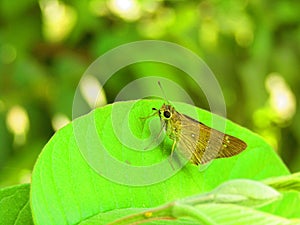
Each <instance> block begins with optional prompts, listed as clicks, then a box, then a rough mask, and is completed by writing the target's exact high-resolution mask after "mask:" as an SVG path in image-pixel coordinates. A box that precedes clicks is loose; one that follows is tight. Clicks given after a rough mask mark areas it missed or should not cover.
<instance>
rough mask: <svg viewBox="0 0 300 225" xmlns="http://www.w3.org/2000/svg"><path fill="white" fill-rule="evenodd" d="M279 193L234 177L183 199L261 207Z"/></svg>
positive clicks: (263, 185) (185, 201)
mask: <svg viewBox="0 0 300 225" xmlns="http://www.w3.org/2000/svg"><path fill="white" fill-rule="evenodd" d="M280 196H281V195H280V193H279V192H277V191H276V190H274V189H273V188H271V187H269V186H267V185H265V184H263V183H261V182H258V181H253V180H247V179H236V180H230V181H227V182H225V183H223V184H221V185H220V186H218V187H217V188H216V189H214V190H213V191H211V192H209V193H207V194H204V195H200V196H192V197H189V198H187V199H183V200H182V202H183V203H184V204H193V205H195V204H200V203H202V202H210V203H232V204H238V205H242V206H250V207H261V206H264V205H267V204H269V203H271V202H273V201H275V200H277V199H278V198H279V197H280Z"/></svg>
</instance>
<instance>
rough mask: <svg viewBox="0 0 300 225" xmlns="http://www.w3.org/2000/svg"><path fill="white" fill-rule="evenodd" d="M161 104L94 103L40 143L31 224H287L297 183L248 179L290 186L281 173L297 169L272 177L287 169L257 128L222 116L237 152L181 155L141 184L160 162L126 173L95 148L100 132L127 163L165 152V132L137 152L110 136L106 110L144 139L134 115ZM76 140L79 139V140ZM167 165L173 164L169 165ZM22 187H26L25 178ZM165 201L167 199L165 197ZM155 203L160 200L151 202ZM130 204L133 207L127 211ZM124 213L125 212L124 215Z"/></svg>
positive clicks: (147, 161) (293, 213)
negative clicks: (189, 158)
mask: <svg viewBox="0 0 300 225" xmlns="http://www.w3.org/2000/svg"><path fill="white" fill-rule="evenodd" d="M161 104H162V101H161V100H141V101H131V102H119V103H114V104H112V105H107V106H105V107H103V108H98V109H96V110H94V111H92V112H91V113H90V114H88V115H85V116H83V117H81V118H78V119H77V120H75V121H73V122H72V123H71V124H69V125H67V126H65V127H64V128H62V129H61V130H59V131H58V132H57V133H56V134H55V135H54V136H53V138H52V139H51V140H50V141H49V142H48V144H47V145H46V146H45V148H44V150H43V152H42V154H41V155H40V157H39V159H38V161H37V163H36V165H35V168H34V172H33V178H32V183H31V195H30V201H31V210H32V214H33V220H34V221H35V224H77V223H80V224H107V223H108V222H113V220H114V219H118V218H119V219H120V217H122V216H125V217H124V219H120V221H118V222H117V221H116V222H115V223H116V224H131V223H133V222H134V221H144V222H147V221H148V220H149V221H151V220H158V221H159V220H161V219H167V220H174V219H178V220H177V222H178V223H179V224H180V223H181V224H182V223H185V224H186V222H187V221H191V224H195V222H192V221H193V220H191V218H193V219H194V220H195V219H196V220H198V222H199V221H202V222H204V223H205V224H218V223H221V224H226V221H227V220H228V221H231V220H234V221H237V223H238V224H255V223H257V218H259V220H260V221H262V224H266V223H268V224H273V223H274V224H277V223H278V222H280V223H282V224H293V223H294V222H295V223H296V220H289V219H291V218H293V219H296V218H298V219H300V218H299V215H300V212H299V209H300V207H299V206H300V199H299V196H300V194H299V192H298V191H297V192H293V193H292V196H290V195H286V194H285V192H283V193H282V194H280V193H279V192H277V191H275V189H273V188H271V187H269V186H267V185H265V184H263V183H261V182H257V181H253V180H263V179H266V178H269V180H266V181H264V182H265V183H268V184H270V185H271V186H274V187H283V186H285V188H284V190H285V191H289V190H293V189H295V185H291V186H289V185H288V184H289V183H291V182H287V181H289V180H291V181H292V180H293V181H294V182H292V183H293V184H295V183H297V180H296V181H295V179H296V178H297V175H294V176H290V177H289V176H286V178H285V179H283V178H276V176H282V175H288V174H289V172H288V170H287V169H286V167H285V165H284V164H283V163H282V162H281V160H280V159H279V158H278V157H277V155H276V154H275V153H274V151H272V148H271V147H270V146H269V145H267V144H266V143H265V142H264V141H263V139H261V138H260V137H259V136H257V135H256V134H254V133H252V132H250V131H249V130H247V129H244V128H242V127H239V126H238V125H236V124H234V123H232V122H230V121H228V120H227V121H226V124H227V133H230V134H231V135H235V136H237V137H239V138H242V139H244V140H245V141H246V142H247V144H248V148H247V150H245V152H243V153H241V154H239V155H238V156H235V157H232V158H228V159H216V160H214V161H213V163H212V164H211V165H209V166H208V167H207V168H204V170H203V171H200V170H199V168H197V167H196V166H195V165H192V164H191V163H188V164H186V165H185V166H184V167H183V168H182V169H181V170H179V171H178V172H176V173H174V174H173V175H172V176H171V177H169V178H168V179H165V180H163V181H160V182H156V183H155V182H154V181H153V182H151V181H150V182H149V183H148V185H147V184H146V185H145V184H144V182H145V179H146V181H149V179H152V178H153V177H159V176H160V175H161V174H163V175H166V174H167V171H166V170H163V171H164V172H162V170H161V169H160V171H159V170H158V171H155V170H153V171H150V172H149V171H148V173H147V175H146V176H145V173H136V174H135V176H132V174H130V173H127V172H130V170H124V169H123V168H121V166H120V165H116V164H113V165H110V164H109V160H107V158H106V157H105V155H104V154H103V153H102V152H101V151H99V150H98V151H97V149H99V147H100V145H99V144H98V142H99V140H100V143H101V145H103V146H105V150H106V151H108V153H110V154H111V155H113V156H114V157H116V158H117V159H118V160H119V161H121V162H124V163H126V164H129V165H130V166H132V167H134V166H139V167H141V166H144V165H152V164H153V163H154V164H155V162H157V161H158V160H162V158H164V157H166V155H164V154H162V149H164V148H170V145H169V144H170V143H168V140H167V138H164V141H163V142H162V143H161V144H159V145H157V146H156V147H155V148H154V149H153V150H151V151H142V152H136V151H133V149H131V148H129V147H127V146H124V145H123V144H121V143H120V141H118V139H117V137H116V130H114V128H115V127H114V126H113V122H114V121H113V118H112V116H111V115H112V114H113V113H112V112H113V110H116V112H117V114H116V117H117V118H122V119H123V120H127V119H128V121H129V126H130V128H131V129H132V130H133V133H135V132H134V131H139V132H136V133H135V134H137V136H138V137H139V138H142V139H145V138H147V137H149V135H150V130H149V129H145V122H143V120H141V119H140V118H141V117H144V116H145V114H146V115H147V114H148V112H151V110H150V109H151V108H152V107H153V106H155V107H158V106H159V105H161ZM175 104H176V103H175ZM176 107H177V108H178V109H183V108H185V109H189V108H190V109H194V110H195V108H194V107H191V106H189V105H186V104H176ZM128 109H130V114H128ZM196 111H197V113H198V116H199V117H201V120H202V121H203V122H204V123H206V124H209V123H210V122H211V119H212V114H211V113H209V112H207V111H204V110H200V109H196ZM126 124H127V123H123V125H121V124H119V126H121V127H122V131H123V132H124V133H126V129H127V128H128V127H126ZM156 125H157V124H156ZM93 127H95V129H93ZM95 131H96V133H94V132H95ZM76 132H79V133H76ZM130 135H132V134H130ZM80 137H81V138H82V139H80ZM87 137H88V139H87ZM126 138H130V136H129V135H128V136H126ZM83 140H85V143H80V142H81V141H83ZM84 145H86V147H87V149H89V150H90V151H89V152H88V155H90V156H91V158H88V157H87V156H88V155H85V153H84V152H83V149H82V147H83V146H84ZM93 146H94V147H93ZM95 147H96V148H95ZM95 150H96V152H93V151H95ZM168 154H169V153H167V155H168ZM86 157H87V158H86ZM91 159H96V160H95V162H96V163H100V164H104V165H105V167H106V168H108V170H109V171H104V170H102V171H99V172H100V174H98V173H97V172H96V170H97V169H98V168H96V167H91V166H93V162H92V161H90V160H91ZM258 159H259V160H258ZM173 163H175V161H174V162H173ZM168 164H169V165H170V162H168ZM100 168H101V167H100ZM102 168H103V167H102ZM153 168H154V169H155V167H153ZM160 168H162V167H160ZM170 168H171V170H172V168H173V167H171V166H170ZM121 169H123V171H122V170H121ZM134 169H135V170H137V168H134ZM119 170H120V171H119ZM107 172H112V173H111V174H113V175H114V174H117V175H118V179H119V178H120V177H121V176H123V178H125V179H123V181H127V182H129V183H130V182H132V184H134V186H132V185H129V183H127V184H126V183H121V182H120V180H122V179H119V180H114V179H116V178H115V177H109V176H108V175H107ZM101 173H102V175H101ZM158 173H160V174H158ZM271 177H275V178H271ZM121 178H122V177H121ZM240 178H243V179H240ZM245 178H247V179H245ZM143 179H144V180H143ZM239 179H240V180H239ZM250 179H251V180H250ZM226 181H227V182H226ZM298 183H299V182H298ZM284 184H285V185H284ZM298 185H299V184H298ZM24 187H25V188H28V185H26V186H24ZM20 188H23V186H20V187H14V188H11V190H14V191H15V192H16V190H19V189H20ZM27 190H28V189H27ZM279 190H282V188H279ZM2 192H3V193H5V192H7V190H5V189H4V190H3V191H2ZM5 196H7V194H6V195H2V199H4V198H5ZM22 196H23V197H24V198H25V199H26V196H27V199H28V192H24V193H23V194H22ZM280 196H281V198H279V197H280ZM18 198H19V197H18V196H15V197H14V196H12V200H10V201H16V202H18V201H23V200H19V199H18ZM291 198H292V199H293V203H291V201H290V200H291ZM170 201H173V203H168V202H170ZM1 202H2V205H1V207H3V208H4V209H5V210H10V208H11V206H10V205H5V204H4V205H3V200H2V201H1ZM272 202H273V203H272ZM162 204H165V205H163V206H160V207H158V208H155V207H157V206H159V205H162ZM249 207H255V209H251V208H249ZM280 207H281V208H286V209H288V210H280V214H279V215H278V211H277V209H278V208H280ZM16 210H18V208H17V209H16ZM19 210H20V211H22V210H23V209H22V208H21V209H19ZM145 210H147V211H146V212H145ZM220 210H221V212H220ZM241 210H242V211H243V212H244V214H243V215H244V216H242V217H241V215H238V214H237V212H240V211H241ZM222 211H224V213H222ZM137 212H138V214H136V215H134V214H133V215H131V214H132V213H137ZM272 214H275V215H276V216H275V215H272ZM128 215H131V216H130V217H126V216H128ZM7 216H8V217H10V219H12V220H13V219H15V218H16V214H13V213H12V214H7ZM28 217H30V214H28ZM287 218H289V219H287ZM187 219H188V220H187ZM126 221H127V222H126ZM183 221H184V222H183ZM263 221H265V222H263ZM173 222H174V221H173ZM112 224H113V223H112ZM172 224H173V223H172Z"/></svg>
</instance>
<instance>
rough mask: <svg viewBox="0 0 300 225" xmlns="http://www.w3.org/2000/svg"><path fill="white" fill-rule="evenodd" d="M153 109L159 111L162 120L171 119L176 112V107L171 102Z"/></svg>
mask: <svg viewBox="0 0 300 225" xmlns="http://www.w3.org/2000/svg"><path fill="white" fill-rule="evenodd" d="M152 109H153V110H156V111H157V112H158V115H159V117H160V118H161V119H162V120H170V119H171V118H172V115H173V114H174V112H175V109H174V107H173V106H171V105H169V104H168V105H167V104H163V105H162V106H161V108H160V109H156V108H152Z"/></svg>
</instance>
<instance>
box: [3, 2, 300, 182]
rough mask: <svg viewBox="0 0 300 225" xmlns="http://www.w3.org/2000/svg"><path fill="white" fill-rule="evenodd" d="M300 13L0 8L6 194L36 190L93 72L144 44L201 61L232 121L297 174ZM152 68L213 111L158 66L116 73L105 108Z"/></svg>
mask: <svg viewBox="0 0 300 225" xmlns="http://www.w3.org/2000/svg"><path fill="white" fill-rule="evenodd" d="M299 12H300V2H299V1H258V0H253V1H251V0H250V1H247V0H235V1H234V0H229V1H219V0H206V1H183V0H182V1H180V0H177V1H175V0H174V1H163V0H161V1H151V0H107V1H105V0H86V1H81V0H73V1H67V0H66V1H57V0H40V1H34V0H22V1H21V0H17V1H11V0H1V1H0V186H6V185H11V184H17V183H23V182H30V175H31V171H32V168H33V165H34V163H35V161H36V159H37V157H38V154H39V153H40V151H41V150H42V148H43V146H44V145H45V144H46V143H47V141H48V140H49V139H50V138H51V136H52V135H53V134H54V132H55V131H56V130H57V129H59V128H60V127H61V126H63V125H64V124H66V123H68V122H69V121H70V120H71V118H72V103H73V102H72V101H73V95H74V93H75V89H76V87H77V85H78V82H79V80H80V78H81V76H82V75H83V73H84V71H85V70H86V69H87V68H88V66H89V65H90V64H91V63H92V62H93V61H94V60H95V59H96V58H97V57H99V56H100V55H102V54H103V53H105V52H106V51H108V50H110V49H112V48H114V47H117V46H118V45H121V44H125V43H128V42H132V41H137V40H145V39H153V40H156V39H157V40H166V41H171V42H174V43H177V44H179V45H182V46H184V47H186V48H189V49H190V50H192V51H193V52H195V53H196V54H197V55H199V56H200V57H202V59H204V60H205V62H206V63H207V64H208V66H209V67H210V68H211V69H212V71H213V72H214V74H215V75H216V77H217V79H218V81H219V83H220V85H221V87H222V90H223V93H224V97H225V100H226V105H227V114H228V118H229V119H231V120H233V121H235V122H237V123H239V124H241V125H242V126H244V127H247V128H249V129H251V130H253V131H254V132H257V133H258V134H260V135H262V136H263V137H264V138H265V140H266V141H268V142H269V143H270V144H271V145H272V146H273V147H274V150H275V151H277V152H278V154H279V155H280V156H281V157H282V159H283V160H284V162H285V163H286V164H287V166H288V167H289V168H290V170H291V171H299V170H300V149H299V146H300V145H299V142H300V126H299V124H300V114H299V111H297V110H296V109H297V108H296V107H297V97H298V95H300V91H299V90H300V76H299V65H300V60H299V59H300V13H299ZM145 70H147V71H148V72H149V71H150V72H151V71H153V72H155V73H156V74H157V72H159V71H160V72H161V73H163V74H164V75H165V76H166V77H169V78H170V79H173V80H175V81H176V82H177V83H178V84H180V85H181V86H183V87H184V88H185V89H186V90H188V91H189V94H190V95H191V96H192V97H193V99H194V100H196V103H197V106H199V107H201V108H208V105H207V102H206V100H205V99H203V96H202V94H199V93H200V92H201V91H200V90H197V89H195V88H194V86H193V85H192V84H189V83H188V82H186V79H185V78H184V77H183V76H176V74H175V75H174V73H176V70H174V68H171V67H169V66H163V65H157V64H151V63H148V64H145V65H144V66H141V65H136V66H131V67H129V68H128V69H124V70H122V71H120V74H122V73H123V75H122V76H121V75H120V74H116V76H115V77H114V78H113V79H111V80H110V81H109V82H108V84H107V85H105V86H104V88H105V95H106V100H105V99H102V100H101V104H105V102H106V101H107V102H108V103H111V102H113V100H114V98H115V96H116V95H117V94H118V91H119V90H120V89H122V87H124V86H125V85H126V84H127V83H128V82H130V81H132V80H134V79H136V78H137V77H140V76H141V74H143V71H145ZM118 73H119V72H118ZM124 74H125V76H124ZM150 74H151V73H150ZM92 85H94V86H95V87H96V88H97V85H96V84H92ZM98 86H99V85H98ZM199 96H200V97H199Z"/></svg>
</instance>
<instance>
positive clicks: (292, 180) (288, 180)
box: [264, 173, 300, 192]
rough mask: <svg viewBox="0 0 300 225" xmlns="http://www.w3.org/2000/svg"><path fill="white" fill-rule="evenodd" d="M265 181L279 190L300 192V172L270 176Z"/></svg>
mask: <svg viewBox="0 0 300 225" xmlns="http://www.w3.org/2000/svg"><path fill="white" fill-rule="evenodd" d="M264 183H265V184H267V185H269V186H271V187H273V188H275V189H276V190H278V191H298V192H300V173H294V174H290V175H285V176H280V177H272V178H268V179H266V180H264Z"/></svg>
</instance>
